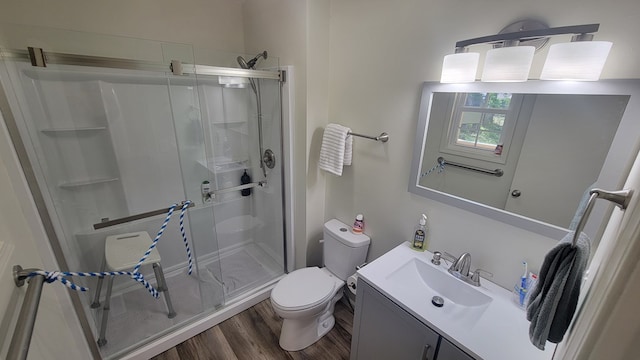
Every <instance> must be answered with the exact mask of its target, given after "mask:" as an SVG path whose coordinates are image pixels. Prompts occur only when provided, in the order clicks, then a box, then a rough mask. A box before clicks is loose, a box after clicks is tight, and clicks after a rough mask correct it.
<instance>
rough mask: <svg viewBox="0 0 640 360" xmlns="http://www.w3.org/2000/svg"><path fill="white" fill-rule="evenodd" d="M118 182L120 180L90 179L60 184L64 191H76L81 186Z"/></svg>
mask: <svg viewBox="0 0 640 360" xmlns="http://www.w3.org/2000/svg"><path fill="white" fill-rule="evenodd" d="M118 180H120V178H104V179H89V180H80V181H70V182H65V183H62V184H60V185H59V186H60V187H61V188H63V189H74V188H77V187H81V186H88V185H96V184H103V183H108V182H112V181H118Z"/></svg>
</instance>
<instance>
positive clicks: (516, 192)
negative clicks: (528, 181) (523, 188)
mask: <svg viewBox="0 0 640 360" xmlns="http://www.w3.org/2000/svg"><path fill="white" fill-rule="evenodd" d="M520 195H522V192H520V190H513V191H512V192H511V196H513V197H514V198H517V197H520Z"/></svg>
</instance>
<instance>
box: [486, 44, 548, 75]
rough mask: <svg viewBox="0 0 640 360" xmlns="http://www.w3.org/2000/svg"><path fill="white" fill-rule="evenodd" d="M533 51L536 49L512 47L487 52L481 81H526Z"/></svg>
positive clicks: (531, 47)
mask: <svg viewBox="0 0 640 360" xmlns="http://www.w3.org/2000/svg"><path fill="white" fill-rule="evenodd" d="M535 50H536V48H535V47H533V46H513V47H504V48H498V49H491V50H489V51H487V56H486V57H485V60H484V69H483V70H482V81H484V82H519V81H527V78H528V77H529V70H530V69H531V63H532V62H533V53H534V52H535Z"/></svg>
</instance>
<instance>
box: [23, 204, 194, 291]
mask: <svg viewBox="0 0 640 360" xmlns="http://www.w3.org/2000/svg"><path fill="white" fill-rule="evenodd" d="M190 204H191V201H189V200H187V201H185V202H184V203H183V205H182V208H181V209H180V233H181V234H182V241H183V242H184V246H185V248H186V251H187V258H188V259H189V275H191V273H192V270H193V261H192V259H191V249H190V248H189V242H188V240H187V234H186V233H185V230H184V213H185V212H186V211H187V208H189V205H190ZM177 206H178V204H173V205H171V206H170V207H169V212H168V213H167V217H166V218H165V220H164V222H163V223H162V226H161V227H160V230H159V231H158V234H157V235H156V237H155V239H154V240H153V242H152V243H151V245H150V246H149V249H148V250H147V251H146V252H145V253H144V255H142V257H141V258H140V260H139V261H138V263H137V264H136V266H135V267H134V268H133V271H105V272H72V271H68V272H64V271H42V270H39V271H33V272H31V273H29V275H28V277H33V276H36V275H42V276H44V277H45V278H46V281H47V282H48V283H52V282H54V281H56V280H57V281H60V282H61V283H62V284H64V285H65V286H66V287H68V288H70V289H72V290H76V291H87V290H89V289H88V288H86V287H83V286H78V285H76V284H74V283H72V282H71V281H69V280H67V279H66V277H69V276H81V277H98V276H100V277H104V276H116V275H128V276H130V277H131V278H132V279H133V280H135V281H137V282H139V283H141V284H142V285H143V286H144V287H145V288H146V289H147V290H148V291H149V293H150V294H151V296H153V297H154V298H158V295H159V293H158V290H156V289H155V288H154V287H153V286H152V285H151V284H150V283H149V282H148V281H147V280H145V278H144V276H143V275H142V274H141V273H140V272H139V270H140V266H142V263H144V261H145V260H146V259H147V258H148V257H149V255H150V254H151V251H153V249H154V248H155V247H156V245H157V244H158V240H160V238H161V237H162V234H163V233H164V230H165V229H166V228H167V224H168V223H169V220H171V216H172V215H173V212H174V210H175V208H176V207H177Z"/></svg>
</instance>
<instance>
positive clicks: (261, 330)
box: [153, 299, 353, 360]
mask: <svg viewBox="0 0 640 360" xmlns="http://www.w3.org/2000/svg"><path fill="white" fill-rule="evenodd" d="M343 300H344V299H343ZM334 316H335V318H336V324H335V325H334V327H333V329H331V331H330V332H329V333H328V334H327V335H325V336H324V337H323V338H322V339H320V340H319V341H318V342H316V343H315V344H313V345H311V346H309V347H308V348H306V349H303V350H301V351H296V352H288V351H285V350H282V349H281V348H280V346H279V345H278V339H279V337H280V329H281V327H282V319H281V318H280V317H279V316H278V315H276V314H275V313H274V312H273V309H272V308H271V303H270V302H269V299H267V300H265V301H262V302H260V303H258V304H257V305H255V306H253V307H251V308H249V309H247V310H245V311H243V312H241V313H240V314H238V315H235V316H233V317H231V318H229V319H228V320H226V321H224V322H222V323H220V324H218V325H216V326H214V327H213V328H211V329H209V330H207V331H205V332H203V333H201V334H198V335H196V336H194V337H192V338H191V339H189V340H187V341H185V342H183V343H181V344H178V345H177V346H176V347H174V348H171V349H169V350H167V351H165V352H163V353H162V354H160V355H158V356H156V357H154V358H153V360H218V359H220V360H236V359H237V360H258V359H267V360H271V359H276V360H279V359H311V360H325V359H326V360H339V359H349V353H350V348H351V331H352V328H353V312H352V311H351V308H350V307H349V306H348V305H346V304H345V303H344V302H343V301H338V303H337V304H336V309H335V312H334Z"/></svg>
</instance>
